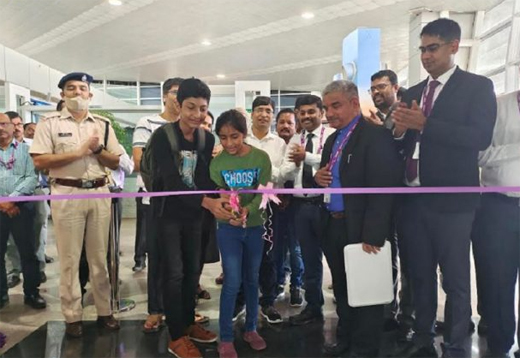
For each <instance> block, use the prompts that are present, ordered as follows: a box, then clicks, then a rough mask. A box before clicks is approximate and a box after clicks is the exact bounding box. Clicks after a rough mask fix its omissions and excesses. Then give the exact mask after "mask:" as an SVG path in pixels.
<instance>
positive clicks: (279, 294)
mask: <svg viewBox="0 0 520 358" xmlns="http://www.w3.org/2000/svg"><path fill="white" fill-rule="evenodd" d="M284 295H285V286H284V285H278V286H276V298H282V297H283V296H284Z"/></svg>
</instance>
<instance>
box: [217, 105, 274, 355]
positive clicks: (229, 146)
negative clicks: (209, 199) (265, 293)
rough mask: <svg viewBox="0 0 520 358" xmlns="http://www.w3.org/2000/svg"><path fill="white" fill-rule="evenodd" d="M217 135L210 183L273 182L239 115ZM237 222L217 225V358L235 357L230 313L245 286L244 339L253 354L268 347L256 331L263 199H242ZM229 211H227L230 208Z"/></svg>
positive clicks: (225, 120)
mask: <svg viewBox="0 0 520 358" xmlns="http://www.w3.org/2000/svg"><path fill="white" fill-rule="evenodd" d="M216 133H217V135H218V136H219V138H220V143H221V144H222V147H223V148H224V150H223V152H222V153H221V154H219V155H218V156H217V157H215V158H214V159H213V161H212V162H211V165H210V175H211V179H212V180H213V181H214V182H215V183H216V184H217V186H218V187H220V188H222V189H225V190H237V189H256V188H258V185H259V184H262V185H266V184H267V182H268V181H269V179H270V178H271V161H270V160H269V156H268V155H267V153H265V152H264V151H262V150H260V149H257V148H255V147H252V146H250V145H248V144H246V143H245V141H244V140H245V138H246V135H247V123H246V118H245V117H244V115H243V114H241V113H240V112H238V111H236V110H229V111H226V112H224V113H222V114H221V115H220V117H219V118H218V119H217V123H216ZM238 198H239V209H238V211H237V208H234V209H235V210H234V212H235V219H231V220H230V221H229V222H222V221H219V222H218V227H217V241H218V246H219V249H220V254H221V256H222V267H223V270H224V277H225V280H224V285H223V287H222V292H221V295H220V316H219V325H220V344H219V347H218V351H219V354H220V357H221V358H234V357H237V352H236V350H235V347H234V345H233V341H234V334H233V311H234V308H235V301H236V297H237V294H238V291H239V289H240V286H241V285H243V288H244V294H245V298H246V307H247V310H246V323H245V333H244V337H243V338H244V340H245V341H246V342H248V343H249V345H250V346H251V348H252V349H254V350H263V349H265V348H266V343H265V341H264V339H263V338H262V337H261V336H260V335H259V334H258V333H257V332H256V323H257V317H258V271H259V269H260V263H261V261H262V253H263V246H264V242H263V239H262V235H263V234H264V228H263V218H262V210H261V209H260V208H259V206H260V202H261V201H262V195H261V194H240V195H239V196H238ZM228 208H229V210H231V209H232V208H231V206H229V207H228Z"/></svg>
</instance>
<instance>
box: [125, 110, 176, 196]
mask: <svg viewBox="0 0 520 358" xmlns="http://www.w3.org/2000/svg"><path fill="white" fill-rule="evenodd" d="M166 123H168V121H167V120H166V119H164V118H163V117H161V116H160V115H159V114H154V115H153V116H146V117H143V118H141V119H140V120H139V121H137V124H136V126H135V130H134V136H133V140H132V147H133V148H144V147H146V143H148V140H149V139H150V137H151V136H152V133H153V132H155V130H156V129H157V128H160V127H162V126H163V125H165V124H166ZM136 185H137V187H138V188H140V189H142V190H145V189H144V182H143V179H142V178H141V174H138V175H137V182H136ZM148 200H149V199H148V198H146V202H147V201H148Z"/></svg>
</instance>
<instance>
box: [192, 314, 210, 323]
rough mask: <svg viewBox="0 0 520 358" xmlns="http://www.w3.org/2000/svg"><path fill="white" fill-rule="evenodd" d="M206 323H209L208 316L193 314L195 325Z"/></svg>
mask: <svg viewBox="0 0 520 358" xmlns="http://www.w3.org/2000/svg"><path fill="white" fill-rule="evenodd" d="M208 322H209V317H208V316H204V315H201V314H200V313H195V323H198V324H203V323H208Z"/></svg>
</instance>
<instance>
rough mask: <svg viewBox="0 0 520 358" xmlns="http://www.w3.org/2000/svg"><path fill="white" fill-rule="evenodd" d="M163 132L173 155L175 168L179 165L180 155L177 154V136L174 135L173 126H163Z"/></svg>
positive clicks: (169, 124)
mask: <svg viewBox="0 0 520 358" xmlns="http://www.w3.org/2000/svg"><path fill="white" fill-rule="evenodd" d="M163 127H164V131H165V132H166V138H168V142H169V143H170V148H171V150H172V154H173V160H174V162H175V165H176V166H177V168H179V165H180V153H179V141H178V138H177V134H176V133H175V129H174V128H173V124H171V123H168V124H165V125H164V126H163Z"/></svg>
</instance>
